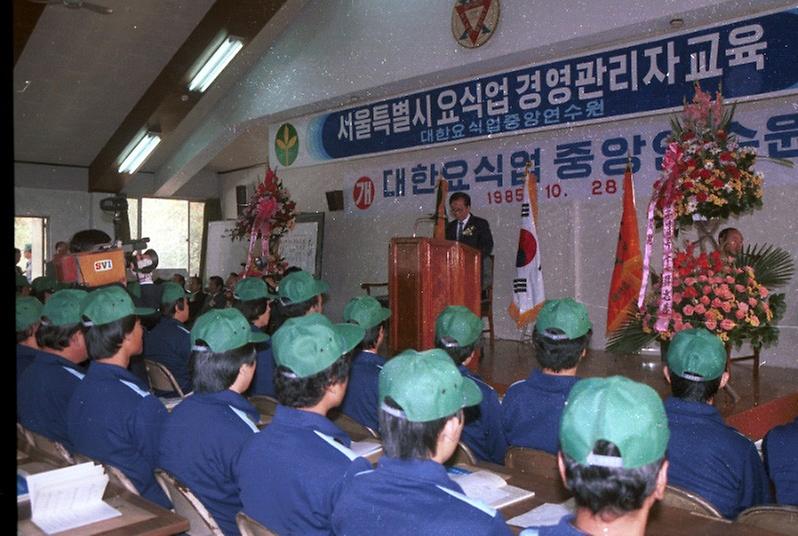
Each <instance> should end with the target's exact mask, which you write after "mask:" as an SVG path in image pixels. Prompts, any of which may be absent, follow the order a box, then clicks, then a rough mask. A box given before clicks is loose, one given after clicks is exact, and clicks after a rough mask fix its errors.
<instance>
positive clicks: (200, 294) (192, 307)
mask: <svg viewBox="0 0 798 536" xmlns="http://www.w3.org/2000/svg"><path fill="white" fill-rule="evenodd" d="M186 290H187V292H188V299H189V302H188V318H189V322H194V320H195V319H196V318H197V317H198V316H199V315H200V311H201V310H202V307H203V306H204V305H205V297H206V296H207V294H206V293H205V290H204V289H203V288H202V279H200V278H199V276H196V275H192V276H191V277H189V278H188V289H186Z"/></svg>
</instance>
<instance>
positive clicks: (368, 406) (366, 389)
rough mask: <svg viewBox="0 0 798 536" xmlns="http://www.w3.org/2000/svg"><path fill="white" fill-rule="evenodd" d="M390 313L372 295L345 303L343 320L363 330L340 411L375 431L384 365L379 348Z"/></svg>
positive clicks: (377, 424) (378, 424) (358, 297)
mask: <svg viewBox="0 0 798 536" xmlns="http://www.w3.org/2000/svg"><path fill="white" fill-rule="evenodd" d="M390 316H391V311H390V310H388V309H386V308H385V307H383V306H381V305H380V302H378V301H377V300H375V299H374V298H372V297H371V296H357V297H355V298H352V299H351V300H349V303H347V304H346V307H344V322H349V323H352V324H357V325H358V326H360V327H361V328H363V329H364V330H366V333H365V335H364V336H363V340H362V341H361V342H360V344H358V345H357V348H356V349H355V358H354V359H353V360H352V368H351V370H350V371H349V386H348V387H347V389H346V396H345V397H344V401H343V403H342V404H341V411H342V412H343V413H345V414H346V415H348V416H350V417H352V418H353V419H354V420H356V421H357V422H359V423H360V424H362V425H363V426H368V427H369V428H371V429H372V430H375V431H377V430H379V426H380V423H379V421H378V420H377V406H378V405H379V404H378V402H377V385H378V383H379V376H380V371H381V370H382V367H383V365H385V358H384V357H382V356H381V355H380V354H379V351H380V346H382V343H383V341H384V340H385V334H386V330H387V326H388V318H389V317H390Z"/></svg>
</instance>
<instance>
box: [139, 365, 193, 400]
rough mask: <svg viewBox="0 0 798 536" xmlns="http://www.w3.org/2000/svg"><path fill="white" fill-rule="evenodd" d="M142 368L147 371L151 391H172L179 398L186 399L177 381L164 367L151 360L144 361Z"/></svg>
mask: <svg viewBox="0 0 798 536" xmlns="http://www.w3.org/2000/svg"><path fill="white" fill-rule="evenodd" d="M144 366H145V367H146V369H147V378H149V380H150V387H151V388H152V390H153V391H174V392H176V393H177V394H178V395H179V396H180V398H185V397H186V395H185V394H184V393H183V390H182V389H181V388H180V385H179V384H178V383H177V380H175V377H174V376H173V375H172V373H171V372H170V371H169V369H168V368H166V366H164V365H163V364H161V363H158V362H157V361H152V360H151V359H145V360H144Z"/></svg>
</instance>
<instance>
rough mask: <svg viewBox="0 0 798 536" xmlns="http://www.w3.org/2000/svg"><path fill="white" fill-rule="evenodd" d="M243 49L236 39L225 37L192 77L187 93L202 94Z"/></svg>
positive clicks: (240, 41) (241, 43)
mask: <svg viewBox="0 0 798 536" xmlns="http://www.w3.org/2000/svg"><path fill="white" fill-rule="evenodd" d="M242 48H244V42H243V41H242V40H241V39H240V38H238V37H232V36H230V37H227V38H226V39H225V40H224V41H222V44H221V45H219V48H217V49H216V52H214V53H213V54H212V55H211V57H210V58H208V61H206V62H205V65H203V66H202V68H200V70H199V72H197V74H196V75H194V78H192V79H191V82H190V83H189V85H188V90H189V91H199V92H203V91H205V90H206V89H208V86H210V85H211V84H212V83H213V81H214V80H216V77H217V76H219V73H221V72H222V70H223V69H224V68H225V67H227V64H228V63H230V61H231V60H232V59H233V58H234V57H235V55H236V54H238V51H239V50H241V49H242Z"/></svg>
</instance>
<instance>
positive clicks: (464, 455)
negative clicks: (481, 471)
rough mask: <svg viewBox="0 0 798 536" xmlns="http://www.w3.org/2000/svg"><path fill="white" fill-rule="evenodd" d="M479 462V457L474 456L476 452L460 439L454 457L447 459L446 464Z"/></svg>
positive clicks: (472, 463)
mask: <svg viewBox="0 0 798 536" xmlns="http://www.w3.org/2000/svg"><path fill="white" fill-rule="evenodd" d="M477 462H478V460H477V457H476V456H474V453H473V452H472V451H471V449H470V448H468V445H466V444H465V443H463V442H462V441H458V443H457V450H455V451H454V454H452V457H451V458H449V459H448V460H447V461H446V465H457V464H458V463H464V464H467V465H476V464H477Z"/></svg>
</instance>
